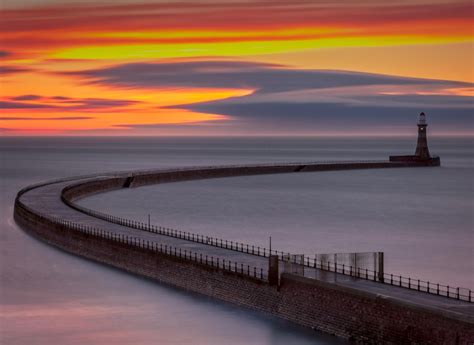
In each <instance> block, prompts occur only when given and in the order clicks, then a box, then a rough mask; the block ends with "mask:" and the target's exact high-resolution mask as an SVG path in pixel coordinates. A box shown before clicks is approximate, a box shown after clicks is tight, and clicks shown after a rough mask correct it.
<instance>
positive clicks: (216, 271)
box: [15, 160, 474, 344]
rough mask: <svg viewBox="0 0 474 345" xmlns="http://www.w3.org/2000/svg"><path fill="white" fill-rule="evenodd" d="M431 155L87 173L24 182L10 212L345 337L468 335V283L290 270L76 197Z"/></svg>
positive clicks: (216, 293)
mask: <svg viewBox="0 0 474 345" xmlns="http://www.w3.org/2000/svg"><path fill="white" fill-rule="evenodd" d="M438 162H439V161H434V162H433V161H430V160H424V161H416V160H406V161H370V162H344V163H336V162H306V163H288V164H266V165H242V166H221V167H196V168H185V169H163V170H152V171H137V172H122V173H110V174H99V175H91V176H84V177H78V178H69V179H63V180H57V181H51V182H46V183H42V184H39V185H36V186H31V187H27V188H25V189H23V190H22V191H20V192H19V193H18V196H17V199H16V202H15V219H16V221H17V222H18V223H19V224H20V225H21V226H22V227H23V228H24V229H25V230H26V231H28V232H29V233H31V234H33V235H34V236H36V237H38V238H40V239H42V240H44V241H46V242H48V243H50V244H52V245H55V246H57V247H59V248H61V249H63V250H66V251H68V252H71V253H74V254H77V255H80V256H83V257H86V258H88V259H92V260H95V261H98V262H101V263H105V264H108V265H111V266H114V267H117V268H121V269H125V270H127V271H129V272H131V273H134V274H138V275H141V276H145V277H148V278H151V279H154V280H157V281H159V282H163V283H167V284H170V285H173V286H176V287H179V288H183V289H186V290H189V291H193V292H197V293H200V294H204V295H207V296H212V297H214V298H217V299H220V300H223V301H226V302H230V303H233V304H236V305H239V306H244V307H248V308H252V309H257V310H261V311H263V312H267V313H270V314H273V315H275V316H278V317H282V318H285V319H288V320H290V321H293V322H295V323H298V324H301V325H304V326H308V327H312V328H314V329H317V330H321V331H323V332H327V333H331V334H335V335H337V336H340V337H343V338H346V339H352V340H358V341H359V340H361V339H374V342H376V343H384V342H386V343H390V342H395V343H396V342H399V341H401V340H403V339H407V337H409V338H408V339H411V340H412V341H416V342H426V341H427V340H430V339H431V340H433V341H430V342H431V343H438V340H436V339H444V342H445V343H451V341H452V343H456V341H457V343H459V344H467V343H468V340H469V341H470V339H473V337H474V333H473V328H474V303H472V299H473V297H472V292H471V291H470V290H467V289H460V288H457V287H448V286H444V285H439V284H437V283H434V282H423V281H420V280H418V279H414V278H404V277H400V276H394V275H391V274H390V273H388V272H384V273H383V274H382V276H381V275H380V272H376V271H369V270H364V269H362V270H361V269H360V267H348V266H345V267H341V266H340V265H339V266H338V265H337V264H335V263H334V262H333V263H331V262H317V260H315V259H312V258H310V257H307V258H304V259H303V261H302V262H300V261H298V262H294V263H293V264H295V265H300V266H301V267H302V270H301V271H300V272H299V273H298V272H288V271H285V262H284V259H285V255H287V254H291V253H285V252H284V251H276V250H272V251H271V252H270V250H269V248H262V247H257V246H255V245H251V243H246V244H244V243H235V242H231V241H227V240H225V239H215V238H211V237H208V236H201V235H199V234H191V233H186V232H182V231H177V230H172V229H167V228H163V227H160V226H156V225H151V224H146V223H141V222H136V221H131V220H128V219H123V218H120V217H115V216H112V215H107V214H102V213H100V212H97V211H95V210H90V209H86V208H84V207H81V206H79V205H78V204H77V203H76V202H75V201H77V200H78V199H80V198H85V197H87V196H88V195H92V194H95V193H102V192H107V191H110V190H116V189H120V188H137V187H140V186H146V185H152V184H161V183H171V182H180V181H187V180H193V179H209V178H231V177H233V176H243V175H263V174H275V173H291V174H299V173H309V172H317V171H332V170H352V169H385V168H407V167H419V168H421V167H427V166H428V167H429V166H436V165H437V164H438ZM270 257H271V258H273V261H274V262H275V260H277V261H276V262H277V264H276V267H277V268H276V271H277V281H275V279H273V281H272V279H271V275H272V270H275V265H273V268H270V267H271V266H270V265H269V262H271V260H270V259H271V258H270ZM343 301H344V302H343ZM341 303H342V304H341ZM395 321H396V322H395ZM407 332H408V333H407ZM433 334H435V335H436V339H434V338H433V337H434V336H433ZM456 339H458V340H456ZM434 340H436V341H434ZM440 343H442V341H440Z"/></svg>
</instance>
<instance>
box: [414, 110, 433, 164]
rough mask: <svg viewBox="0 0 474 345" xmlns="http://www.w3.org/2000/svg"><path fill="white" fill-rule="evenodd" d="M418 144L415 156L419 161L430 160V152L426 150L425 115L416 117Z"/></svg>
mask: <svg viewBox="0 0 474 345" xmlns="http://www.w3.org/2000/svg"><path fill="white" fill-rule="evenodd" d="M417 125H418V142H417V144H416V151H415V156H417V157H419V158H420V159H430V158H431V156H430V151H429V150H428V139H427V137H426V127H428V124H427V123H426V115H425V113H420V115H419V116H418V124H417Z"/></svg>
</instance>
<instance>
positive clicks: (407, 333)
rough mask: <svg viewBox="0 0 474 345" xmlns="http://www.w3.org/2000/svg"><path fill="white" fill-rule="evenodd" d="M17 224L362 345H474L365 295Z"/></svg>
mask: <svg viewBox="0 0 474 345" xmlns="http://www.w3.org/2000/svg"><path fill="white" fill-rule="evenodd" d="M15 220H16V221H17V222H18V223H19V224H20V225H21V226H22V227H23V228H24V229H25V230H26V231H28V232H29V233H31V234H32V235H34V236H36V237H38V238H40V239H41V240H43V241H45V242H47V243H49V244H52V245H54V246H56V247H59V248H61V249H63V250H65V251H67V252H70V253H73V254H76V255H79V256H82V257H85V258H88V259H91V260H94V261H97V262H100V263H104V264H107V265H110V266H113V267H116V268H120V269H123V270H126V271H128V272H131V273H134V274H137V275H140V276H144V277H148V278H151V279H153V280H156V281H158V282H162V283H166V284H169V285H171V286H175V287H178V288H181V289H185V290H188V291H192V292H196V293H199V294H203V295H206V296H210V297H213V298H216V299H219V300H221V301H225V302H229V303H232V304H234V305H238V306H242V307H247V308H251V309H254V310H260V311H262V312H265V313H268V314H271V315H274V316H277V317H280V318H283V319H286V320H289V321H292V322H295V323H297V324H300V325H303V326H307V327H311V328H313V329H315V330H319V331H323V332H326V333H330V334H334V335H337V336H339V337H343V338H346V339H350V340H353V341H355V342H359V343H364V344H466V345H467V344H472V342H474V328H473V325H474V321H473V320H472V319H466V318H465V317H464V318H459V317H457V316H456V314H455V313H446V312H445V313H441V312H438V311H436V310H430V309H427V308H421V307H418V306H415V305H409V304H405V303H403V302H400V301H397V300H391V299H387V298H383V297H381V296H377V295H374V294H370V293H364V292H360V291H357V290H353V289H349V288H344V287H340V286H337V285H335V284H329V283H324V282H320V281H316V280H310V279H307V278H301V277H297V276H293V275H289V274H283V275H282V277H281V284H280V286H279V288H277V287H273V286H270V285H269V284H267V283H265V282H263V281H261V280H258V279H253V278H251V277H245V276H241V275H239V274H235V273H229V272H225V271H223V270H220V269H217V268H211V267H209V266H206V265H201V264H199V263H193V262H190V261H188V260H185V259H181V258H177V257H174V256H172V255H165V254H163V253H157V252H153V251H151V250H147V249H144V248H137V247H133V246H130V245H127V244H124V243H118V242H116V241H112V240H110V239H105V238H98V237H96V236H93V235H90V234H86V233H81V232H78V231H75V230H72V229H70V228H68V227H67V226H66V225H60V224H57V223H54V222H52V221H50V220H48V219H45V218H43V217H41V216H39V215H37V214H36V213H35V212H33V211H32V210H30V209H28V208H25V207H23V206H22V205H21V203H20V202H19V201H18V200H17V201H16V203H15Z"/></svg>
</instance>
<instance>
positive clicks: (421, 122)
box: [418, 113, 426, 125]
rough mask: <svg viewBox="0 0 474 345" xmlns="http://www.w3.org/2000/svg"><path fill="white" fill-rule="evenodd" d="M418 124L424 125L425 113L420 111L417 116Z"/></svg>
mask: <svg viewBox="0 0 474 345" xmlns="http://www.w3.org/2000/svg"><path fill="white" fill-rule="evenodd" d="M418 124H419V125H426V115H425V113H420V115H419V116H418Z"/></svg>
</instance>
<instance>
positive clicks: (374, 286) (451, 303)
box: [20, 174, 474, 317]
mask: <svg viewBox="0 0 474 345" xmlns="http://www.w3.org/2000/svg"><path fill="white" fill-rule="evenodd" d="M105 176H107V174H105V175H103V177H105ZM109 176H110V175H109ZM87 180H89V179H87V178H86V179H76V180H70V181H68V182H58V183H51V184H46V185H44V186H41V187H38V188H35V189H32V190H30V191H28V192H26V193H25V194H23V195H22V196H21V197H20V200H21V202H22V203H24V204H25V205H26V206H28V207H30V208H32V209H33V210H35V211H37V212H39V213H42V214H47V215H50V216H53V217H57V218H61V219H63V220H66V221H71V222H75V223H79V224H83V225H88V226H92V227H95V228H99V229H103V230H106V231H109V232H114V233H116V234H122V235H125V236H131V237H136V238H140V239H143V240H145V241H150V242H156V243H162V244H163V245H168V246H172V247H176V248H181V249H182V250H187V251H192V252H195V253H197V255H200V254H202V255H203V256H206V255H207V256H208V257H209V258H211V257H214V258H219V259H220V260H226V262H228V261H231V262H232V263H234V262H237V263H238V266H239V267H240V264H243V265H244V267H245V266H247V265H249V266H250V267H252V269H253V267H256V268H257V272H258V273H259V272H260V270H263V272H266V271H267V270H268V259H267V258H264V257H260V256H256V255H251V254H246V253H242V252H238V251H233V250H229V249H225V248H219V247H215V246H210V245H206V244H202V243H197V242H192V241H187V240H183V239H178V238H174V237H169V236H165V235H159V234H154V233H150V232H147V231H143V230H138V229H134V228H129V227H126V226H122V225H118V224H114V223H110V222H108V221H105V220H102V219H98V218H96V217H92V216H89V215H87V214H84V213H82V212H79V211H77V210H75V209H73V208H71V207H69V206H67V205H66V204H65V203H64V202H63V201H62V200H61V191H62V189H63V188H65V187H66V186H69V185H71V184H73V183H74V184H75V183H78V182H82V181H84V182H85V181H87ZM280 270H281V271H282V270H283V265H282V264H280ZM305 277H311V278H315V279H318V280H323V281H326V282H330V283H333V284H337V285H339V286H344V287H348V288H352V289H356V290H360V291H366V292H371V293H374V294H377V295H379V296H380V297H385V298H393V299H397V300H401V301H405V302H408V303H411V304H416V305H419V306H423V307H427V308H431V309H435V310H438V311H441V312H443V311H450V312H455V313H457V314H458V315H459V316H460V317H463V316H467V317H474V304H473V303H468V302H465V301H458V300H455V299H449V298H446V297H440V296H436V295H431V294H428V293H423V292H418V291H415V290H409V289H406V288H400V287H397V286H392V285H386V284H382V283H379V282H373V281H368V280H365V279H357V278H354V277H350V276H347V275H342V274H337V273H333V272H327V271H322V270H319V269H314V268H308V267H305Z"/></svg>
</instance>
